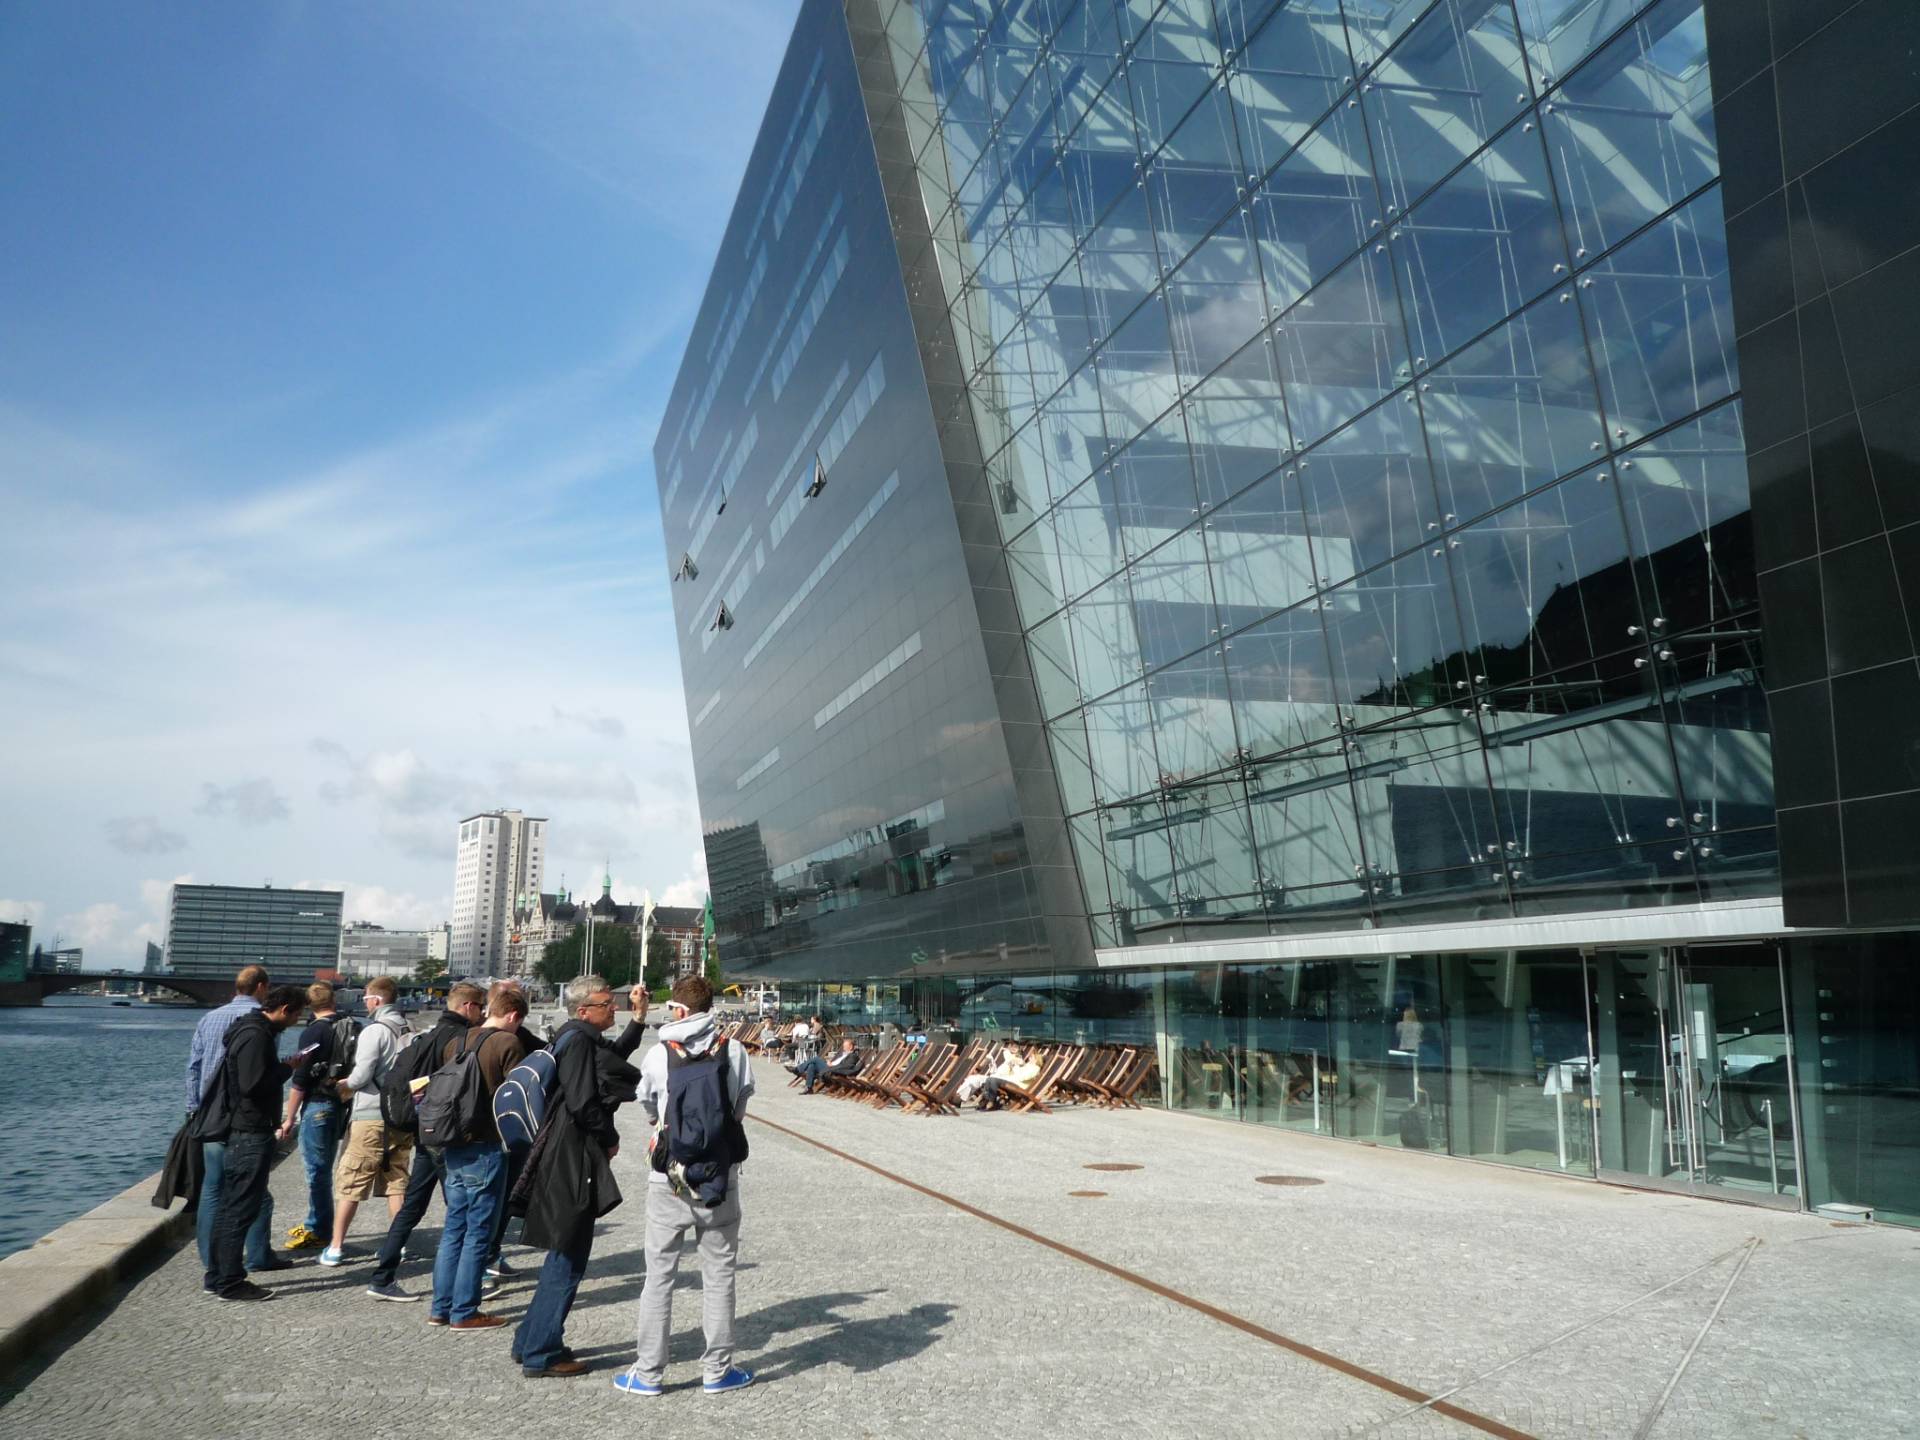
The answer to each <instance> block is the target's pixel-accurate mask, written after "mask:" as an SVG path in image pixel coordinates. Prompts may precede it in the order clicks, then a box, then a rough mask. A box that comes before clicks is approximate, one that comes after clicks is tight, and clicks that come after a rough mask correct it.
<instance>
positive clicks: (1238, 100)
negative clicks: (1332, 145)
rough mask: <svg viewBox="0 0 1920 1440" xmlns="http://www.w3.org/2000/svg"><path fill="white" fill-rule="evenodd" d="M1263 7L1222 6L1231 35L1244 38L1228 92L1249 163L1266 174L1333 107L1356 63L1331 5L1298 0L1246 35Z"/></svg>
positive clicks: (1234, 0)
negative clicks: (1252, 17)
mask: <svg viewBox="0 0 1920 1440" xmlns="http://www.w3.org/2000/svg"><path fill="white" fill-rule="evenodd" d="M1255 8H1256V7H1255V6H1252V5H1246V4H1242V3H1241V0H1230V3H1217V4H1216V6H1215V9H1216V10H1218V11H1219V14H1220V22H1221V29H1222V31H1223V32H1224V33H1225V34H1226V36H1227V43H1228V44H1230V45H1239V46H1244V48H1242V49H1241V50H1240V53H1239V54H1238V55H1237V56H1235V57H1234V62H1233V68H1232V72H1231V78H1230V79H1229V80H1228V82H1227V92H1228V94H1229V95H1230V96H1231V97H1232V100H1233V109H1234V116H1235V119H1236V121H1237V123H1238V129H1239V133H1240V145H1241V148H1242V150H1243V151H1244V152H1245V154H1246V162H1247V164H1246V168H1247V170H1248V172H1249V173H1251V174H1254V175H1264V174H1266V172H1267V171H1269V170H1271V169H1272V168H1273V166H1274V164H1275V162H1277V161H1278V160H1279V159H1280V157H1281V156H1283V155H1285V154H1286V153H1287V151H1289V150H1291V149H1292V148H1293V147H1294V146H1295V145H1298V144H1299V143H1300V141H1301V140H1302V139H1304V138H1305V136H1306V134H1307V132H1308V131H1309V130H1310V129H1312V127H1313V125H1314V123H1315V122H1316V121H1318V120H1319V118H1320V117H1321V116H1322V115H1324V114H1326V113H1327V110H1328V108H1329V107H1330V106H1332V104H1333V103H1334V101H1335V99H1336V98H1337V97H1338V96H1339V94H1340V92H1341V91H1342V90H1343V89H1345V88H1346V86H1347V85H1348V84H1349V83H1351V80H1352V76H1353V65H1352V63H1351V62H1350V61H1349V60H1348V59H1347V45H1346V37H1345V35H1344V33H1343V30H1342V26H1341V24H1340V17H1339V15H1338V14H1336V13H1333V12H1332V7H1331V6H1321V5H1314V4H1309V3H1306V0H1295V3H1292V4H1288V5H1284V6H1282V7H1281V8H1280V10H1279V12H1278V13H1277V14H1275V15H1274V16H1273V17H1272V18H1271V19H1269V20H1268V21H1267V22H1266V24H1264V25H1262V26H1261V27H1260V28H1259V30H1258V31H1256V32H1255V33H1254V35H1253V37H1252V38H1251V39H1246V38H1244V29H1243V27H1244V26H1245V25H1246V24H1247V23H1248V22H1247V12H1249V11H1252V10H1254V9H1255Z"/></svg>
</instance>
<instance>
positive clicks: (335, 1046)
mask: <svg viewBox="0 0 1920 1440" xmlns="http://www.w3.org/2000/svg"><path fill="white" fill-rule="evenodd" d="M360 1030H361V1025H360V1022H359V1021H358V1020H356V1019H354V1018H353V1017H352V1016H351V1015H336V1016H334V1017H333V1026H332V1029H331V1030H330V1031H329V1032H328V1038H329V1039H330V1040H331V1041H332V1051H331V1053H330V1054H329V1055H328V1057H327V1060H326V1063H325V1064H321V1065H316V1066H314V1067H313V1069H314V1078H315V1079H317V1080H319V1081H321V1082H322V1083H323V1084H325V1085H326V1087H327V1089H328V1092H329V1093H330V1094H331V1093H332V1091H333V1087H334V1086H335V1085H337V1084H339V1083H340V1082H341V1081H342V1080H344V1079H346V1078H347V1076H349V1075H351V1074H352V1073H353V1053H354V1047H355V1046H356V1045H358V1044H359V1043H360Z"/></svg>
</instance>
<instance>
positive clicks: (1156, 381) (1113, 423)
mask: <svg viewBox="0 0 1920 1440" xmlns="http://www.w3.org/2000/svg"><path fill="white" fill-rule="evenodd" d="M1094 363H1095V365H1097V366H1098V367H1099V371H1100V400H1101V406H1102V409H1103V410H1104V411H1105V413H1106V421H1107V443H1108V444H1109V445H1110V446H1111V447H1112V448H1113V449H1116V450H1117V449H1119V448H1120V447H1121V446H1122V445H1124V444H1126V443H1127V442H1128V441H1129V440H1131V439H1132V438H1133V437H1134V436H1135V435H1138V434H1139V433H1140V432H1141V431H1142V430H1144V429H1145V428H1146V427H1147V426H1148V424H1150V423H1151V422H1152V421H1153V420H1154V419H1155V418H1157V417H1158V416H1159V415H1161V414H1162V413H1164V412H1165V411H1166V410H1168V409H1169V408H1170V407H1171V406H1172V405H1173V402H1174V401H1175V399H1177V398H1178V397H1179V394H1180V380H1179V377H1178V376H1177V375H1176V374H1175V373H1174V368H1173V344H1172V337H1171V335H1170V334H1169V333H1168V330H1167V307H1166V305H1165V303H1164V302H1163V301H1162V300H1161V298H1160V297H1159V296H1158V295H1155V296H1153V297H1152V298H1151V299H1149V300H1148V301H1147V303H1146V304H1144V305H1142V306H1141V307H1140V308H1139V309H1138V310H1136V311H1134V312H1133V314H1132V316H1131V317H1129V318H1128V320H1127V321H1126V322H1125V323H1124V324H1123V325H1121V326H1120V328H1119V329H1118V330H1116V331H1115V332H1114V334H1113V338H1112V339H1110V340H1109V341H1108V342H1107V343H1106V345H1105V347H1104V348H1103V349H1102V350H1101V351H1100V353H1099V355H1098V356H1096V357H1095V360H1094Z"/></svg>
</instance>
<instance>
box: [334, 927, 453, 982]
mask: <svg viewBox="0 0 1920 1440" xmlns="http://www.w3.org/2000/svg"><path fill="white" fill-rule="evenodd" d="M442 933H443V932H442V931H439V930H388V929H386V928H385V927H384V926H380V925H373V924H369V923H368V922H367V921H365V920H356V921H354V923H353V924H351V925H349V926H347V927H346V929H344V930H342V931H341V932H340V966H339V969H340V973H341V974H342V975H343V976H346V977H347V978H349V979H353V980H371V979H372V978H373V977H374V976H376V975H392V976H394V977H396V978H398V979H406V980H411V979H413V978H414V975H415V973H416V972H417V971H418V970H419V968H420V965H421V962H422V961H425V960H429V959H432V958H434V955H433V949H434V939H435V937H436V936H439V935H440V934H442Z"/></svg>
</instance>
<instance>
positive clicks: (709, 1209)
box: [613, 975, 753, 1395]
mask: <svg viewBox="0 0 1920 1440" xmlns="http://www.w3.org/2000/svg"><path fill="white" fill-rule="evenodd" d="M712 1006H713V987H712V986H711V985H710V984H708V983H707V980H706V978H705V977H704V976H700V975H689V976H687V977H686V978H685V979H683V980H681V981H680V983H679V984H677V985H675V986H674V987H673V995H672V998H671V999H669V1000H668V1001H667V1014H668V1016H669V1017H670V1018H669V1019H668V1021H667V1023H666V1024H665V1025H662V1026H661V1027H660V1043H659V1044H658V1045H655V1046H654V1047H653V1048H652V1049H651V1050H649V1051H648V1052H647V1053H646V1054H645V1055H644V1056H643V1057H642V1058H641V1061H640V1087H639V1100H640V1104H641V1105H642V1106H643V1107H645V1109H646V1112H647V1116H648V1118H649V1119H650V1120H651V1121H652V1122H653V1124H654V1127H655V1128H654V1130H653V1133H652V1135H651V1136H650V1137H649V1140H648V1145H647V1149H648V1152H649V1154H651V1153H652V1152H653V1151H654V1150H655V1149H657V1148H658V1147H659V1146H662V1145H665V1144H666V1143H667V1136H666V1131H665V1128H664V1123H663V1122H664V1120H665V1117H666V1114H667V1095H668V1084H669V1082H668V1073H669V1069H670V1065H669V1056H671V1055H674V1054H676V1053H677V1055H678V1056H679V1057H680V1058H681V1060H682V1061H683V1062H684V1061H688V1060H691V1061H696V1062H697V1061H699V1060H700V1059H701V1058H702V1057H704V1056H708V1055H711V1054H712V1053H713V1051H714V1049H715V1047H716V1046H721V1045H724V1046H725V1047H726V1048H725V1051H724V1054H723V1057H722V1059H723V1063H724V1064H725V1065H726V1067H727V1071H726V1079H727V1091H728V1094H729V1096H730V1097H731V1099H732V1102H733V1118H734V1122H735V1124H736V1125H737V1124H738V1123H739V1122H740V1121H741V1120H743V1119H745V1118H746V1113H747V1099H748V1097H749V1096H751V1095H752V1094H753V1068H752V1066H751V1065H750V1064H749V1063H748V1061H747V1054H746V1050H745V1048H744V1047H742V1046H739V1045H730V1044H727V1042H726V1041H725V1040H723V1039H722V1038H721V1036H720V1032H719V1029H718V1027H717V1026H716V1025H715V1024H714V1020H713V1011H712ZM689 1230H691V1231H693V1232H694V1236H695V1239H696V1243H697V1244H698V1246H699V1250H700V1283H701V1313H700V1319H701V1328H702V1329H703V1331H704V1332H705V1334H706V1341H707V1349H706V1354H705V1355H704V1356H703V1357H702V1360H701V1369H702V1371H703V1372H704V1380H705V1383H704V1386H703V1388H704V1389H705V1390H706V1392H707V1393H708V1394H709V1395H724V1394H726V1393H727V1392H728V1391H731V1390H740V1389H744V1388H745V1387H746V1386H748V1385H750V1384H752V1383H753V1375H752V1372H750V1371H747V1370H742V1369H741V1368H739V1367H738V1366H737V1365H735V1364H734V1363H733V1309H734V1299H733V1276H734V1268H735V1265H736V1263H737V1261H738V1259H739V1254H740V1167H739V1165H738V1164H737V1163H736V1164H735V1165H733V1167H732V1168H731V1170H730V1171H729V1173H728V1175H727V1188H726V1195H725V1198H723V1199H722V1200H721V1201H720V1202H719V1203H718V1204H717V1205H712V1206H709V1205H705V1204H702V1203H701V1202H700V1201H699V1199H698V1198H697V1197H695V1196H692V1195H685V1194H682V1193H681V1191H680V1190H679V1188H678V1187H676V1186H675V1185H674V1184H673V1183H672V1181H671V1180H670V1178H669V1177H668V1175H667V1173H666V1172H665V1170H664V1169H650V1170H649V1172H648V1175H647V1240H646V1254H647V1280H646V1285H645V1287H644V1288H643V1289H642V1290H641V1292H640V1323H639V1343H638V1346H637V1348H636V1351H635V1357H634V1362H633V1365H632V1367H631V1368H630V1369H628V1370H626V1371H624V1372H623V1373H622V1374H620V1375H617V1376H615V1377H614V1382H613V1383H614V1385H615V1386H616V1387H617V1388H618V1389H620V1390H621V1391H623V1392H625V1393H626V1394H628V1395H658V1394H660V1393H661V1392H662V1390H663V1389H664V1385H663V1381H664V1378H665V1375H666V1369H667V1342H668V1339H669V1337H670V1336H671V1334H672V1329H673V1282H674V1277H675V1276H676V1275H677V1274H678V1273H679V1269H680V1245H681V1241H682V1239H683V1238H684V1237H685V1235H686V1233H687V1231H689Z"/></svg>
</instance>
